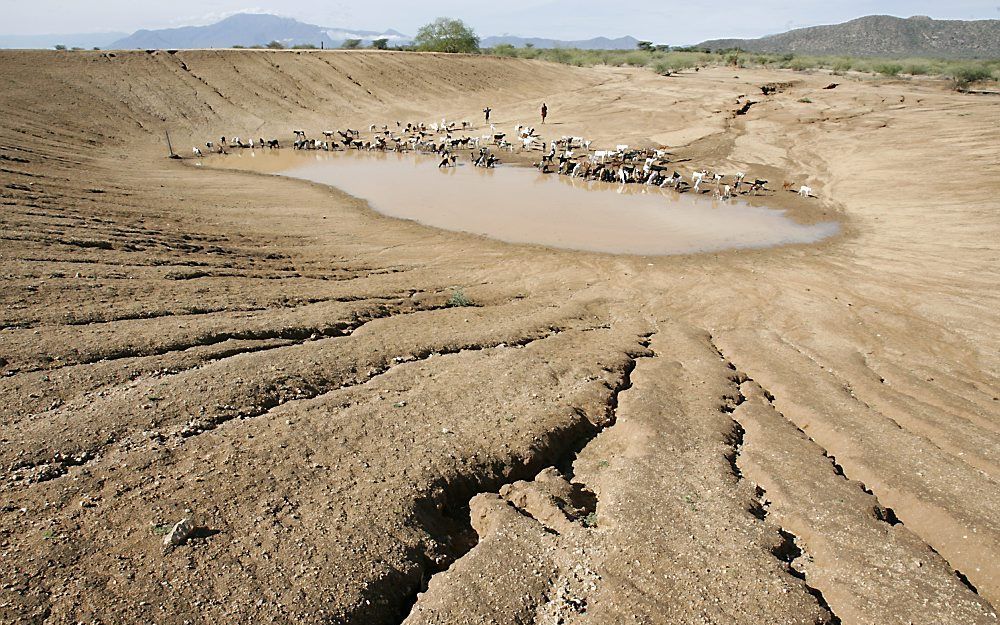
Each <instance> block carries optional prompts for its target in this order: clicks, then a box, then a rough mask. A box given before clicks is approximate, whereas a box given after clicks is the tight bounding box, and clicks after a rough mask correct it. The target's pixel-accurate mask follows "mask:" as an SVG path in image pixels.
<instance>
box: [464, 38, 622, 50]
mask: <svg viewBox="0 0 1000 625" xmlns="http://www.w3.org/2000/svg"><path fill="white" fill-rule="evenodd" d="M529 43H530V44H531V45H533V46H534V47H536V48H579V49H581V50H635V48H636V46H637V45H638V43H639V40H638V39H636V38H635V37H619V38H618V39H608V38H607V37H595V38H593V39H583V40H579V41H562V40H559V39H543V38H538V37H515V36H513V35H501V36H498V37H484V38H483V39H482V40H481V41H480V42H479V45H480V46H482V47H484V48H493V47H496V46H498V45H500V44H510V45H512V46H514V47H516V48H523V47H524V46H525V45H526V44H529Z"/></svg>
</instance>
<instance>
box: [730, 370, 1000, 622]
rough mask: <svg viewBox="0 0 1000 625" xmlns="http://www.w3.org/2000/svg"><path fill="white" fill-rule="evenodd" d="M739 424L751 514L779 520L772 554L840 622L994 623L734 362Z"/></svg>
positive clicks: (981, 603) (740, 464) (954, 575)
mask: <svg viewBox="0 0 1000 625" xmlns="http://www.w3.org/2000/svg"><path fill="white" fill-rule="evenodd" d="M719 357H720V359H722V360H723V361H724V362H726V364H727V366H728V367H729V368H730V369H731V370H732V371H733V372H734V373H733V376H732V381H733V384H734V391H735V393H736V394H737V397H738V400H737V401H735V402H733V403H731V404H729V405H728V406H727V407H726V411H727V412H728V413H730V414H731V415H732V417H733V421H734V426H735V428H737V431H738V432H739V438H738V444H737V446H736V447H734V452H735V453H734V455H733V456H732V465H733V470H734V473H735V474H736V475H738V476H739V477H740V478H742V479H747V480H750V481H751V482H752V483H753V484H754V486H755V491H756V495H757V498H758V501H757V502H756V504H755V506H754V508H753V513H754V514H755V516H757V517H758V518H760V519H761V520H765V519H766V520H767V521H768V522H773V523H775V524H777V525H778V527H779V532H780V534H781V536H782V543H781V544H780V545H778V546H777V547H776V548H775V555H776V556H778V557H779V558H781V559H782V560H784V561H786V562H787V563H788V564H789V571H790V572H792V573H793V574H794V575H796V576H798V577H800V578H801V579H803V580H804V581H805V582H806V583H807V584H808V586H809V589H810V592H812V593H813V594H814V596H816V598H817V600H818V601H819V602H820V603H821V605H824V607H827V608H828V609H830V610H831V611H832V612H833V613H834V614H835V619H836V620H835V622H841V621H842V622H845V623H878V622H903V623H906V622H913V623H916V622H921V621H924V620H931V621H933V622H939V623H955V624H956V625H957V624H959V623H995V622H996V613H995V611H994V610H993V608H992V606H991V605H990V604H989V602H988V601H986V600H985V599H984V598H982V597H980V596H979V595H978V594H977V593H976V591H975V588H972V587H970V586H969V584H968V582H967V580H965V579H964V575H962V573H961V572H959V571H954V570H953V569H952V568H951V566H950V565H949V563H948V562H947V561H945V560H944V559H943V558H941V557H940V555H939V554H938V553H937V552H936V551H935V550H934V549H933V548H931V547H930V546H929V545H927V544H926V543H924V542H923V541H922V540H921V539H920V538H919V537H918V536H916V535H914V534H913V533H912V532H910V531H909V530H908V529H907V528H905V527H904V525H903V524H902V523H901V522H900V521H899V519H898V518H897V517H896V514H895V512H894V511H893V510H892V509H891V508H886V507H885V506H883V505H882V504H881V503H880V502H879V501H878V499H877V498H876V497H875V496H874V495H873V494H872V492H871V491H870V490H868V489H867V488H865V486H864V484H860V483H858V482H854V481H851V480H849V479H848V478H847V477H846V476H845V474H844V471H843V469H842V467H840V465H839V464H838V463H837V461H836V459H835V458H833V457H832V456H830V455H829V454H828V453H827V451H826V450H825V449H823V448H822V447H820V446H819V445H818V444H817V443H816V442H815V441H813V440H812V439H811V438H810V437H809V436H808V435H806V434H805V432H803V431H802V430H801V429H799V428H798V427H796V426H795V425H794V423H793V422H792V421H790V420H789V419H787V418H786V417H785V416H784V415H782V414H781V413H780V412H778V411H777V410H776V409H775V407H774V401H775V397H774V395H772V394H771V393H770V392H769V391H768V390H767V389H764V388H761V387H760V386H759V385H758V384H757V383H756V382H755V381H753V380H751V379H749V378H748V377H747V375H746V374H744V373H742V372H739V371H737V369H736V367H735V365H733V364H732V363H731V362H729V361H728V360H726V359H725V356H724V355H723V354H722V353H721V352H719Z"/></svg>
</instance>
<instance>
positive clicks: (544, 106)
mask: <svg viewBox="0 0 1000 625" xmlns="http://www.w3.org/2000/svg"><path fill="white" fill-rule="evenodd" d="M548 114H549V107H547V106H546V105H545V102H542V123H543V124H544V123H545V118H546V117H547V116H548Z"/></svg>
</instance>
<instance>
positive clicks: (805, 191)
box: [799, 185, 813, 197]
mask: <svg viewBox="0 0 1000 625" xmlns="http://www.w3.org/2000/svg"><path fill="white" fill-rule="evenodd" d="M812 193H813V190H812V187H807V186H806V185H802V186H801V187H799V195H801V196H802V197H809V196H811V195H812Z"/></svg>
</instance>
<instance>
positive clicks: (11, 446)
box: [0, 51, 1000, 624]
mask: <svg viewBox="0 0 1000 625" xmlns="http://www.w3.org/2000/svg"><path fill="white" fill-rule="evenodd" d="M833 81H836V82H839V83H841V84H840V86H839V87H837V88H836V89H832V90H824V89H822V87H824V86H826V85H827V84H829V83H830V82H833ZM767 82H790V83H792V84H791V85H790V86H788V88H787V89H785V90H784V91H782V92H779V93H776V94H774V95H771V96H767V97H765V96H763V95H762V94H761V93H760V90H759V86H760V85H761V84H764V83H767ZM0 85H2V87H3V89H2V91H0V198H2V202H3V209H2V212H0V219H2V246H0V276H2V279H3V289H2V308H0V315H2V322H0V325H2V332H0V371H2V372H3V377H2V378H0V397H2V400H3V401H2V402H0V423H2V430H0V433H2V435H0V470H2V473H3V474H2V486H0V504H2V507H0V580H2V586H0V620H2V621H3V622H5V623H81V622H82V623H92V622H99V623H126V622H155V623H160V624H163V623H178V624H180V623H189V622H190V623H260V622H279V623H365V624H368V623H402V622H404V621H405V622H406V623H408V624H415V623H498V624H499V623H539V624H550V623H552V624H554V623H567V624H584V623H609V624H610V623H615V624H618V623H643V624H646V623H650V624H651V623H747V624H749V623H836V622H843V623H857V624H860V623H955V624H969V623H996V621H997V617H996V614H995V610H994V608H993V605H996V603H997V602H998V601H1000V565H998V564H997V560H998V555H1000V513H998V510H1000V488H998V478H1000V466H998V463H997V458H998V457H1000V455H998V451H1000V445H998V443H1000V424H998V419H997V417H998V414H1000V402H998V395H1000V351H998V350H1000V340H998V337H1000V314H998V312H997V311H1000V289H998V287H1000V264H998V255H1000V251H998V241H1000V216H998V212H997V209H998V202H997V199H996V198H997V196H998V191H1000V182H998V181H1000V158H998V146H1000V99H997V98H990V97H983V96H973V95H962V94H956V93H953V92H950V91H948V90H947V89H946V87H945V85H943V84H940V83H936V82H933V81H926V82H916V81H915V82H903V81H878V82H874V81H871V80H858V79H854V78H844V77H831V76H829V75H824V74H804V73H792V72H778V71H758V70H746V69H735V68H729V69H722V68H720V69H711V70H703V71H701V72H697V73H694V72H691V73H685V74H683V75H681V76H677V77H672V78H663V77H658V76H655V75H654V74H652V73H650V72H646V71H640V70H627V69H610V68H595V69H577V68H570V67H563V66H555V65H548V64H541V63H535V62H528V61H520V60H503V59H485V58H475V57H459V56H455V57H443V56H436V55H416V54H401V53H367V52H363V53H340V52H325V53H320V52H302V53H299V52H263V51H261V52H258V51H240V52H237V51H192V52H180V53H176V54H168V53H166V52H157V53H143V52H120V53H98V52H93V53H91V52H85V53H84V52H81V53H73V54H69V53H61V54H60V53H47V52H31V53H27V52H3V53H0ZM743 94H746V95H749V96H750V97H751V98H752V99H754V100H757V101H758V104H756V105H754V106H753V107H752V108H751V109H750V111H749V113H748V114H747V115H746V116H742V117H738V118H735V117H733V116H732V110H733V109H734V108H735V106H736V99H737V96H739V95H743ZM803 99H806V100H809V101H800V100H803ZM542 100H545V101H546V102H547V103H548V105H549V108H550V111H551V115H552V117H551V121H552V123H551V124H546V126H545V129H544V130H543V134H545V135H546V136H547V138H551V137H553V136H561V135H564V134H566V135H570V134H572V135H584V136H587V137H589V138H592V139H594V141H595V147H602V146H604V147H606V146H611V145H614V144H617V143H630V144H633V145H655V144H665V145H668V146H670V147H671V148H672V149H674V150H675V151H676V152H677V153H678V154H679V155H680V156H683V157H685V158H690V159H692V160H691V161H690V163H691V164H692V165H695V164H697V165H699V166H705V167H709V168H711V169H718V170H722V171H727V170H736V169H737V168H739V169H744V170H746V171H748V172H750V175H751V176H758V177H762V178H768V179H770V180H771V181H772V186H779V187H780V184H781V182H783V181H786V180H787V181H789V182H794V183H796V184H809V185H810V186H812V188H813V189H814V191H815V193H816V194H817V195H818V196H819V199H816V200H809V201H807V202H808V203H802V202H800V201H799V200H798V199H797V198H792V197H791V196H790V194H785V196H788V197H782V194H781V192H779V193H778V194H777V195H775V196H773V197H772V198H771V201H773V202H774V203H775V204H776V205H782V206H787V207H789V208H791V209H792V210H793V211H796V212H797V213H798V214H799V215H800V217H801V216H803V215H805V216H804V218H805V219H810V218H815V219H820V218H824V219H826V218H831V217H833V218H837V219H841V220H842V221H843V223H844V233H843V235H841V236H839V237H837V238H836V239H834V240H832V241H829V242H826V243H824V244H821V245H816V246H792V247H785V248H779V249H771V250H765V251H752V252H751V251H742V252H725V253H717V254H701V255H690V256H673V257H648V258H644V257H630V256H607V255H599V254H587V253H575V252H565V251H556V250H548V249H544V248H540V247H533V246H528V245H508V244H502V243H498V242H493V241H489V240H487V239H483V238H479V237H473V236H468V235H461V234H454V233H447V232H443V231H437V230H432V229H430V228H425V227H422V226H419V225H417V224H414V223H410V222H402V221H398V220H393V219H389V218H386V217H383V216H380V215H378V214H376V213H374V212H372V211H371V210H369V209H368V208H367V207H366V206H365V205H364V204H363V203H362V202H360V201H358V200H356V199H353V198H350V197H349V196H346V195H344V194H343V193H340V192H338V191H337V190H335V189H331V188H328V187H323V186H320V185H314V184H310V183H306V182H302V181H295V180H290V179H283V178H278V177H273V176H263V175H259V174H253V173H241V172H232V171H210V170H207V169H205V168H194V167H192V166H191V165H192V163H191V159H186V160H185V161H175V160H169V159H166V158H164V153H165V150H164V145H163V131H164V130H169V131H170V132H171V137H172V139H173V141H174V144H175V146H177V147H178V151H181V152H183V153H185V154H187V153H188V152H189V151H190V146H191V145H200V144H202V143H203V142H204V141H205V140H206V139H207V138H211V137H217V136H218V135H222V134H225V135H227V136H232V135H241V136H254V137H256V136H258V135H260V136H265V137H269V136H277V137H279V138H282V139H285V140H287V139H289V138H290V132H291V129H293V128H297V127H304V128H308V129H310V130H312V131H314V132H318V131H319V130H321V129H325V128H328V127H344V126H353V127H359V126H367V124H369V123H389V122H392V121H394V120H396V119H402V120H420V119H422V120H426V121H428V122H430V121H434V120H436V119H440V118H441V117H442V116H446V117H448V118H449V119H471V120H474V121H478V120H479V119H480V114H479V111H480V109H481V108H482V107H483V106H485V105H487V104H489V105H491V106H492V107H493V108H494V111H495V112H494V120H495V121H496V123H498V124H499V125H504V126H511V127H513V125H514V124H516V123H519V122H532V121H533V120H534V115H535V111H536V108H537V106H538V105H539V103H540V102H541V101H542ZM803 202H806V201H803ZM810 211H812V212H813V213H814V215H811V216H810V215H807V213H809V212H810ZM455 289H461V290H462V291H463V292H464V294H465V295H466V296H467V297H468V298H469V299H470V300H471V301H472V303H474V304H475V306H473V307H449V306H448V305H447V301H448V299H449V297H450V296H451V294H452V293H453V291H454V290H455ZM182 518H191V519H192V520H193V523H194V525H195V530H194V533H193V535H192V536H190V537H189V539H188V540H187V541H186V542H184V544H181V545H179V546H176V547H172V548H170V547H165V546H164V535H165V534H166V533H167V532H169V531H170V528H171V527H172V526H173V524H175V523H177V522H178V521H180V520H181V519H182Z"/></svg>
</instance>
